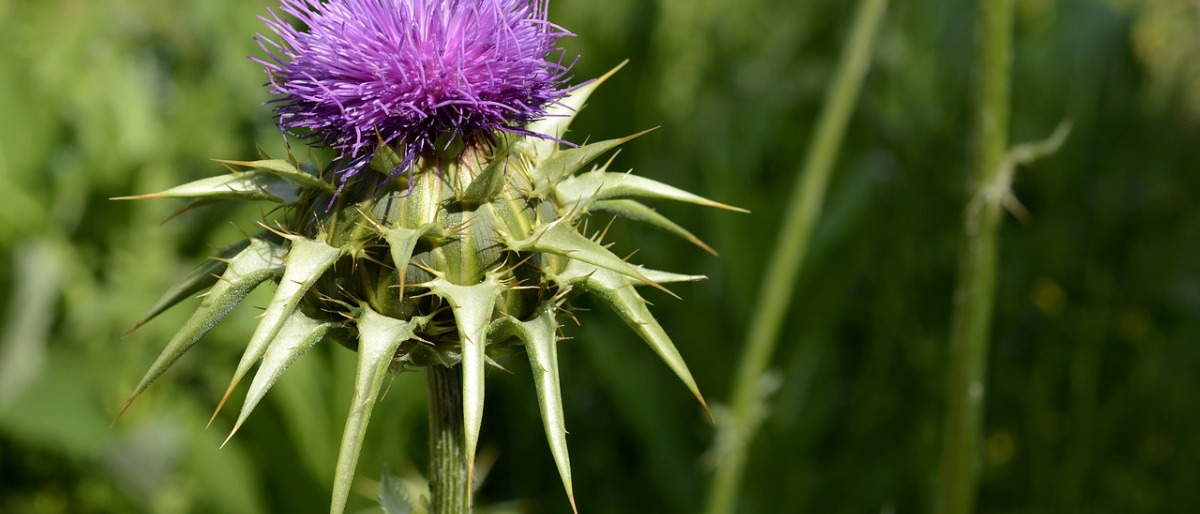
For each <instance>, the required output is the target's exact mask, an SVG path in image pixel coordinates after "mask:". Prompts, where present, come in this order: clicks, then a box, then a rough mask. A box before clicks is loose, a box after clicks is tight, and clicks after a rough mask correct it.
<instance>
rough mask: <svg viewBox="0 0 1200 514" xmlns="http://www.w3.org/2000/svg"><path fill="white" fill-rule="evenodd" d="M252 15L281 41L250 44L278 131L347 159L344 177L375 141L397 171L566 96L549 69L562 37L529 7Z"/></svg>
mask: <svg viewBox="0 0 1200 514" xmlns="http://www.w3.org/2000/svg"><path fill="white" fill-rule="evenodd" d="M282 11H283V12H285V13H287V14H290V15H292V16H294V17H296V18H297V19H298V20H300V22H302V23H303V24H304V25H305V27H306V28H305V29H304V30H300V29H297V28H295V27H293V26H292V25H291V24H290V23H288V22H286V21H284V20H283V19H281V18H280V17H279V15H278V14H275V13H272V14H273V16H272V17H271V18H263V19H264V21H265V22H266V23H267V26H268V27H269V28H270V29H271V30H272V31H274V32H275V34H276V35H277V36H278V37H279V39H280V40H281V42H282V43H277V42H275V41H273V40H271V39H268V38H266V37H262V36H259V37H258V38H257V39H258V41H259V44H260V46H262V47H263V49H264V50H265V51H266V52H267V53H268V54H269V58H268V59H266V60H258V62H260V63H261V64H263V66H265V68H266V71H267V75H268V77H269V78H270V89H271V92H273V93H275V94H277V95H279V97H278V98H277V99H276V100H274V103H275V104H276V108H275V110H276V113H278V115H279V125H280V127H282V128H284V129H287V130H288V131H291V132H292V133H295V134H301V135H303V136H305V137H309V138H312V139H315V140H319V141H320V142H321V143H324V144H326V145H328V146H330V147H331V148H333V149H335V150H337V151H338V152H340V155H339V157H340V158H341V159H344V160H347V161H349V163H348V164H347V165H345V167H344V168H342V169H341V170H340V173H341V174H342V177H341V179H342V180H347V179H349V178H350V177H352V176H353V175H354V174H356V173H357V172H358V171H359V170H360V169H361V168H362V166H363V165H364V164H365V163H366V162H368V161H369V160H370V158H371V156H372V154H373V150H374V148H375V147H376V146H377V145H379V144H384V145H394V146H396V147H398V148H399V149H400V150H401V151H400V152H399V153H400V155H401V156H403V161H402V163H401V164H400V166H399V167H398V169H396V170H391V173H393V174H395V173H399V172H401V171H404V169H405V168H407V167H408V166H409V165H411V164H412V161H413V160H414V159H415V158H417V157H418V156H420V155H423V154H427V153H429V152H431V151H433V150H434V149H435V145H436V144H437V142H438V141H439V139H444V140H445V141H446V142H447V143H443V144H448V142H449V141H450V140H452V139H454V138H455V137H457V138H460V139H462V140H464V141H466V142H468V143H470V142H474V141H477V140H491V139H493V138H494V137H495V133H496V132H497V131H506V132H512V133H520V134H528V133H529V132H528V131H527V130H526V129H525V125H527V124H528V123H529V122H531V121H533V120H536V119H538V118H541V117H542V116H543V115H544V114H545V110H546V107H547V106H548V105H551V104H553V103H554V102H556V101H558V100H560V99H561V98H562V97H563V95H564V94H565V93H564V91H563V90H562V89H561V88H560V86H561V85H562V83H563V81H564V78H565V76H566V74H567V72H568V70H569V66H564V65H563V64H562V62H561V56H562V54H561V52H560V53H559V57H558V59H556V60H549V58H550V56H551V54H552V53H554V45H555V42H556V41H558V39H559V38H560V37H562V36H565V35H568V33H567V32H566V31H564V30H563V29H561V28H559V27H557V26H555V25H553V24H551V23H550V22H549V21H547V19H546V13H547V3H546V2H544V1H541V0H539V1H536V2H531V1H530V0H340V1H333V2H328V3H324V2H320V1H318V0H283V6H282Z"/></svg>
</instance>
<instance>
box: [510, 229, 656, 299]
mask: <svg viewBox="0 0 1200 514" xmlns="http://www.w3.org/2000/svg"><path fill="white" fill-rule="evenodd" d="M509 239H511V238H509ZM506 244H507V245H508V247H509V248H511V249H513V250H516V251H518V252H528V251H537V252H545V253H553V254H556V255H563V256H566V257H570V258H571V259H573V260H579V261H583V262H586V263H589V264H593V265H595V266H598V267H600V268H603V269H606V270H610V271H613V272H615V273H619V274H621V275H624V276H627V277H629V278H632V279H634V280H637V281H640V282H642V283H644V284H646V285H648V286H652V287H655V288H657V289H660V290H662V291H663V292H665V293H667V294H669V295H671V296H675V294H674V293H672V292H671V291H669V290H667V289H666V288H665V287H662V286H660V285H658V284H656V283H654V282H653V281H651V280H650V279H649V278H646V276H645V275H642V273H641V272H640V271H638V269H637V268H636V267H634V266H633V265H632V264H629V263H628V262H625V260H624V259H622V258H620V257H618V256H617V255H616V254H614V253H612V252H610V251H608V249H606V248H604V247H603V246H600V244H599V243H597V242H595V241H592V240H591V239H588V238H587V237H584V235H583V234H580V233H579V232H578V231H577V230H575V227H573V226H571V225H570V223H568V222H567V220H565V219H559V220H557V221H555V222H553V223H550V224H548V225H546V226H544V227H542V228H540V229H538V230H536V231H535V232H534V233H533V235H532V236H529V237H528V238H526V239H523V240H521V241H512V240H508V241H506Z"/></svg>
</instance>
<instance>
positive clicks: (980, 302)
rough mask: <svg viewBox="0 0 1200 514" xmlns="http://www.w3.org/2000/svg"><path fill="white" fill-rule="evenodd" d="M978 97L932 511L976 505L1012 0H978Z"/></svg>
mask: <svg viewBox="0 0 1200 514" xmlns="http://www.w3.org/2000/svg"><path fill="white" fill-rule="evenodd" d="M978 5H979V7H978V8H979V13H978V15H979V20H978V23H979V31H980V45H979V57H978V58H979V62H980V75H979V86H978V87H979V90H978V94H979V98H978V105H977V111H976V114H975V116H976V119H975V136H976V138H977V139H976V141H975V152H976V158H975V160H974V172H973V180H974V185H973V195H974V198H972V199H971V200H970V204H969V207H968V208H967V212H966V216H965V219H964V225H963V231H964V237H963V243H962V247H961V249H960V253H959V275H958V286H957V289H956V290H955V291H954V312H953V315H952V318H951V321H950V346H949V355H948V361H947V367H948V383H947V397H946V418H945V425H944V428H943V435H942V463H941V478H940V480H939V482H938V485H937V496H936V498H935V504H934V505H935V512H937V513H938V514H966V513H968V512H971V511H972V509H973V507H974V504H975V493H976V490H977V488H978V479H979V473H980V468H981V464H980V453H981V452H980V436H981V431H982V428H981V427H982V418H983V406H984V397H985V383H986V373H987V354H988V343H989V337H988V335H989V330H990V328H991V324H992V308H993V304H994V302H995V290H996V267H997V261H998V256H997V248H998V245H999V237H998V236H999V234H998V232H999V228H1000V222H1001V220H1002V219H1003V210H1002V208H1001V201H1002V194H1007V191H1001V193H1002V194H996V193H997V190H996V185H997V184H1000V183H1002V182H1003V181H1005V180H1007V178H1006V177H1005V176H1004V175H1005V173H1006V172H1005V162H1004V160H1005V152H1006V150H1007V147H1008V119H1009V108H1010V101H1011V100H1010V81H1011V78H1012V77H1011V75H1012V30H1013V0H980V1H979V2H978Z"/></svg>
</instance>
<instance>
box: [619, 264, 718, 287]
mask: <svg viewBox="0 0 1200 514" xmlns="http://www.w3.org/2000/svg"><path fill="white" fill-rule="evenodd" d="M633 267H634V268H636V269H637V270H638V271H639V272H641V274H642V276H644V277H646V278H648V279H650V281H651V282H654V283H655V284H672V283H676V282H699V281H701V280H708V277H707V276H704V275H684V274H681V273H671V272H669V271H660V270H656V269H650V268H647V267H645V266H641V265H637V264H635V265H634V266H633ZM634 285H635V286H640V285H644V284H634Z"/></svg>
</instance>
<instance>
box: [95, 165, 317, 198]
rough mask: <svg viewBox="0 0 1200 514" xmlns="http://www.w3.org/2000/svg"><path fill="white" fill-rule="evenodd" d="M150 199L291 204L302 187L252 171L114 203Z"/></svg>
mask: <svg viewBox="0 0 1200 514" xmlns="http://www.w3.org/2000/svg"><path fill="white" fill-rule="evenodd" d="M151 198H199V199H209V200H248V201H256V200H266V201H268V202H275V203H282V204H291V203H296V202H297V201H299V200H300V186H298V185H297V184H296V183H295V182H292V181H291V180H288V179H286V178H283V177H280V176H279V175H276V174H275V173H273V172H270V171H266V170H251V171H243V172H235V173H230V174H227V175H220V176H216V177H209V178H205V179H200V180H197V181H195V182H188V183H187V184H183V185H179V186H175V187H173V188H171V189H167V190H166V191H160V192H157V193H149V194H144V195H137V196H120V197H116V198H113V200H146V199H151Z"/></svg>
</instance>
